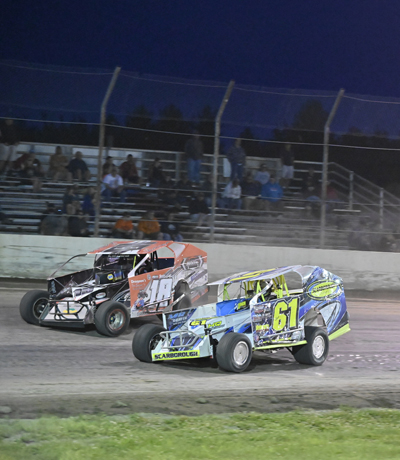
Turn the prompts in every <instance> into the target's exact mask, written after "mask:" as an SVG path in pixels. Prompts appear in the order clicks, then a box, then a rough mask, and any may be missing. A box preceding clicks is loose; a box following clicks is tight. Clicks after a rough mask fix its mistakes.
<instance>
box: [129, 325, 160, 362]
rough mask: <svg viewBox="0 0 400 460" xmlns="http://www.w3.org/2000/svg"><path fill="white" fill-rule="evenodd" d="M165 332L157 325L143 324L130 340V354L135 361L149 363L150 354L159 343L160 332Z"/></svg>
mask: <svg viewBox="0 0 400 460" xmlns="http://www.w3.org/2000/svg"><path fill="white" fill-rule="evenodd" d="M163 331H165V328H164V327H163V326H160V325H158V324H145V325H143V326H142V327H140V328H139V329H138V331H137V332H136V334H135V335H134V336H133V340H132V352H133V354H134V356H135V358H136V359H138V360H139V361H143V362H145V363H151V362H152V359H151V352H152V350H154V349H155V348H156V346H157V344H158V343H159V342H160V340H161V337H160V332H163Z"/></svg>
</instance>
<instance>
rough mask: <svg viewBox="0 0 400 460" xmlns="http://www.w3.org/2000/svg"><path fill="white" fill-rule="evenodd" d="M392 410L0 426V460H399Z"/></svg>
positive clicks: (99, 418)
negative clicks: (318, 459) (32, 459)
mask: <svg viewBox="0 0 400 460" xmlns="http://www.w3.org/2000/svg"><path fill="white" fill-rule="evenodd" d="M399 428H400V411H398V410H393V409H387V410H386V409H385V410H381V409H376V410H374V409H366V410H355V409H347V408H343V409H341V410H338V411H330V412H328V411H327V412H308V411H307V412H297V411H296V412H289V413H285V414H259V413H241V414H231V415H228V414H223V415H220V416H217V415H202V416H198V417H186V416H165V415H149V414H132V415H129V416H114V417H113V416H106V415H93V416H80V417H71V418H57V417H43V418H40V419H37V420H1V421H0V459H1V460H6V459H7V460H9V459H12V460H16V459H24V460H26V459H31V458H37V459H44V460H47V459H48V460H50V459H51V460H53V459H57V460H69V459H71V460H72V459H73V460H80V459H85V460H89V459H94V460H101V459H107V460H109V459H113V458H118V459H119V460H124V459H127V460H132V459H140V460H146V459H151V460H153V459H154V458H160V457H159V456H160V455H162V456H163V457H162V458H163V459H165V460H170V459H194V460H196V459H199V460H206V459H230V460H232V459H240V460H242V459H243V458H245V459H246V460H251V459H257V460H259V459H260V458H274V459H277V458H278V459H291V460H292V459H293V458H296V459H301V460H303V459H305V460H306V459H315V458H323V459H324V460H327V459H335V460H337V459H346V460H352V459H363V460H368V459H374V460H376V459H377V458H381V459H385V460H386V459H398V458H400V442H399V432H400V430H399Z"/></svg>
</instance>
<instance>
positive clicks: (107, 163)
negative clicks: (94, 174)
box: [102, 156, 118, 178]
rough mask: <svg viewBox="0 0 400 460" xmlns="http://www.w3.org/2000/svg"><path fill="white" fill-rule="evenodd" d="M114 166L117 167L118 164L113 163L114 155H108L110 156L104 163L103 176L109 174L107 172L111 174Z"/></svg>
mask: <svg viewBox="0 0 400 460" xmlns="http://www.w3.org/2000/svg"><path fill="white" fill-rule="evenodd" d="M114 168H117V166H116V165H115V164H114V163H113V159H112V157H110V156H108V157H107V158H106V161H105V162H104V164H103V168H102V177H103V178H104V177H105V176H107V174H111V171H112V170H113V169H114ZM117 169H118V168H117Z"/></svg>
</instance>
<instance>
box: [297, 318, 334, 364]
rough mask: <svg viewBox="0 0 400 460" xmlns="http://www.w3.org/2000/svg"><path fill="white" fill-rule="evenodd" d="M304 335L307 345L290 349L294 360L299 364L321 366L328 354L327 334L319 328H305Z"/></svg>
mask: <svg viewBox="0 0 400 460" xmlns="http://www.w3.org/2000/svg"><path fill="white" fill-rule="evenodd" d="M305 334H306V340H307V343H306V344H305V345H301V346H298V347H293V349H292V354H293V356H294V359H295V360H296V361H297V362H298V363H300V364H309V365H312V366H321V364H323V363H324V362H325V360H326V358H327V356H328V353H329V337H328V333H327V332H326V330H325V329H323V328H321V327H314V326H306V327H305Z"/></svg>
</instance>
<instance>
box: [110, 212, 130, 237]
mask: <svg viewBox="0 0 400 460" xmlns="http://www.w3.org/2000/svg"><path fill="white" fill-rule="evenodd" d="M134 231H135V227H134V225H133V222H132V219H131V216H130V215H129V212H124V213H123V214H122V217H121V218H120V219H118V220H117V222H115V224H114V227H113V229H112V231H111V236H112V237H114V238H125V239H132V238H133V234H134Z"/></svg>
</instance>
